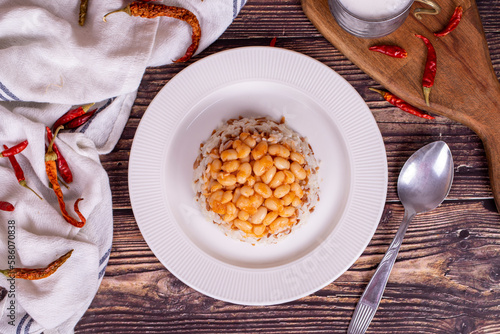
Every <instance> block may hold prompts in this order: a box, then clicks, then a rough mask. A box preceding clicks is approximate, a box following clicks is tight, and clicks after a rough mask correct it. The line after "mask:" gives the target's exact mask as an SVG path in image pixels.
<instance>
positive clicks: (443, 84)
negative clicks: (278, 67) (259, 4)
mask: <svg viewBox="0 0 500 334" xmlns="http://www.w3.org/2000/svg"><path fill="white" fill-rule="evenodd" d="M438 3H439V5H440V6H441V9H442V11H441V13H440V14H439V15H436V16H431V15H424V16H423V17H422V19H421V20H418V19H416V18H415V17H414V16H413V11H414V10H415V8H418V7H424V5H422V4H420V3H418V2H415V3H414V4H413V7H412V9H411V12H410V15H409V16H408V18H407V19H406V21H405V22H404V24H403V25H402V26H401V27H400V28H399V29H398V30H396V31H395V32H393V33H392V34H390V35H388V36H385V37H381V38H376V39H363V38H358V37H355V36H352V35H350V34H349V33H347V32H345V31H344V30H342V28H340V26H339V25H338V24H337V23H336V21H335V19H334V18H333V16H332V14H331V13H330V9H329V7H328V0H302V8H303V10H304V12H305V14H306V15H307V17H308V18H309V19H310V20H311V22H312V23H313V24H314V25H315V26H316V28H317V29H318V30H319V31H320V32H321V33H322V34H323V36H325V38H326V39H327V40H329V41H330V42H331V43H332V44H333V45H334V46H335V47H336V48H337V49H338V50H339V51H340V52H342V53H343V54H344V55H345V56H346V57H347V58H349V59H350V60H351V61H352V62H353V63H354V64H356V65H357V66H358V67H359V68H360V69H362V70H363V71H364V72H366V73H367V74H368V75H370V76H371V77H372V78H373V79H375V80H376V81H378V82H379V83H380V84H381V85H383V86H384V87H385V88H386V89H387V90H388V91H390V92H392V93H393V94H395V95H397V96H399V97H401V98H402V99H404V100H406V101H407V102H409V103H410V104H412V105H414V106H416V107H418V108H420V109H422V110H426V111H428V112H430V113H434V114H438V115H442V116H445V117H448V118H450V119H452V120H455V121H457V122H460V123H462V124H464V125H466V126H468V127H469V128H471V129H472V130H473V131H474V132H475V133H477V135H478V136H479V137H480V138H481V140H482V142H483V144H484V148H485V151H486V156H487V159H488V168H489V175H490V182H491V186H492V191H493V196H494V198H495V203H496V206H497V209H498V210H500V83H499V82H498V79H497V77H496V74H495V72H494V70H493V66H492V64H491V59H490V55H489V51H488V45H487V43H486V38H485V36H484V31H483V26H482V24H481V18H480V17H479V12H478V10H477V6H476V3H475V1H473V0H440V1H438ZM458 5H461V6H462V7H463V9H464V14H463V18H462V21H461V22H460V24H459V25H458V27H457V28H456V29H455V30H454V31H453V32H452V33H450V34H449V35H447V36H445V37H440V38H437V37H434V35H433V32H436V31H439V30H441V29H442V28H443V27H444V26H445V25H446V24H447V23H448V20H449V18H450V17H451V15H452V13H453V11H454V10H455V8H456V6H458ZM415 34H421V35H424V36H426V37H427V38H429V40H430V41H431V42H432V44H433V45H434V48H435V49H436V54H437V65H438V66H437V74H436V80H435V84H434V87H433V88H432V91H431V95H430V100H431V103H430V106H429V107H427V106H426V105H425V102H424V98H423V93H422V73H423V71H424V66H425V60H426V55H427V49H426V47H425V45H424V43H423V41H422V40H420V39H419V38H417V37H415V36H414V35H415ZM376 44H396V45H399V46H401V47H403V48H404V49H406V51H407V52H408V57H407V58H405V59H397V58H391V57H388V56H386V55H383V54H381V53H378V52H373V51H369V50H368V48H369V47H370V46H372V45H376ZM430 122H432V121H430Z"/></svg>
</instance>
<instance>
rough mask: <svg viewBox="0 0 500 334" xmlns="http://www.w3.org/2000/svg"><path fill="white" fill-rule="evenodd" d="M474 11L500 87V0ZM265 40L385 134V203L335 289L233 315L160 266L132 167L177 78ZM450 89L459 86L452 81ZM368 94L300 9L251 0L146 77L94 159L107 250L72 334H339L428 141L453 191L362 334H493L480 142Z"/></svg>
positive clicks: (495, 243) (498, 285) (415, 227)
mask: <svg viewBox="0 0 500 334" xmlns="http://www.w3.org/2000/svg"><path fill="white" fill-rule="evenodd" d="M205 1H209V0H205ZM459 1H460V0H457V1H456V3H457V4H458V3H459ZM477 6H478V12H479V15H480V17H481V21H482V23H483V27H484V32H485V36H486V41H487V43H488V49H489V52H490V54H491V59H492V64H493V69H494V71H495V74H496V76H497V77H500V2H499V1H496V0H484V1H482V0H479V1H477ZM273 37H277V42H276V47H281V48H286V49H290V50H294V51H298V52H302V53H304V54H306V55H308V56H311V57H313V58H315V59H317V60H319V61H321V62H322V63H324V64H326V65H328V66H329V67H331V68H332V69H333V70H335V71H337V72H338V73H339V74H340V75H341V76H343V77H344V78H345V79H346V80H347V81H348V82H349V83H350V84H351V85H353V86H354V88H355V89H356V90H357V91H358V92H359V94H360V95H361V96H362V97H363V98H364V100H365V101H366V103H367V104H368V106H369V107H370V109H371V110H372V112H373V115H374V117H375V120H376V121H377V124H378V126H379V128H380V131H381V133H382V135H383V139H384V143H385V147H386V151H387V159H388V167H389V183H388V194H387V201H386V205H385V209H384V213H383V216H382V219H381V221H380V224H379V227H378V229H377V230H376V232H375V235H374V237H373V239H372V241H371V242H370V244H369V245H368V247H367V248H366V250H365V251H364V252H363V254H362V256H361V257H360V258H359V259H358V260H357V261H356V262H355V263H354V265H353V266H352V267H351V268H350V269H349V270H348V271H346V272H345V273H344V274H343V275H342V276H340V277H339V278H338V279H337V280H336V281H334V282H333V283H331V284H329V285H328V286H326V287H325V288H323V289H321V290H319V291H317V292H315V293H314V294H312V295H310V296H307V297H304V298H301V299H299V300H297V301H294V302H289V303H286V304H282V305H276V306H266V307H259V306H240V305H233V304H231V303H226V302H222V301H218V300H215V299H213V298H210V297H207V296H205V295H203V294H201V293H199V292H197V291H195V290H193V289H191V288H189V287H188V286H186V285H185V284H183V283H182V282H180V281H179V280H178V279H177V278H176V277H175V276H173V275H172V274H171V273H170V272H168V270H166V269H165V268H164V267H163V265H162V264H161V263H160V262H159V261H158V260H157V258H156V257H155V256H154V254H153V253H152V252H151V250H150V249H149V247H148V245H147V244H146V242H145V240H144V239H143V237H142V235H141V233H140V231H139V228H138V226H137V223H136V221H135V219H134V216H133V213H132V209H131V206H130V200H129V193H128V185H127V174H128V158H129V153H130V148H131V144H132V140H133V137H134V134H135V131H136V129H137V126H138V124H139V122H140V119H141V117H142V115H143V114H144V112H145V111H146V108H147V106H148V105H149V103H150V102H151V100H152V99H153V98H154V96H155V95H156V94H157V93H158V92H159V91H160V89H161V88H162V87H163V86H164V85H165V84H166V83H168V81H169V80H170V79H171V78H172V77H173V76H174V75H175V74H177V73H178V72H179V71H180V70H182V69H183V68H185V67H186V66H188V65H189V64H190V63H193V62H195V61H197V60H199V59H201V58H203V57H206V56H208V55H210V54H213V53H216V52H219V51H222V50H227V49H231V48H235V47H240V46H248V45H269V43H270V41H271V39H272V38H273ZM454 83H455V84H456V85H457V86H459V85H460V78H457V79H456V80H454ZM368 87H379V88H380V85H379V84H378V83H377V82H376V81H375V80H374V79H372V78H371V77H370V76H368V75H367V74H365V73H364V72H363V71H362V70H361V69H360V68H359V67H358V66H356V65H354V64H353V63H352V62H351V61H350V60H348V58H346V57H345V56H344V55H343V54H342V53H340V52H339V51H338V50H337V49H336V48H335V47H334V46H332V44H331V43H330V42H329V41H328V40H326V39H325V38H324V37H323V36H322V34H321V33H319V32H318V30H316V28H315V27H314V25H313V24H312V23H311V22H310V21H309V19H308V18H307V16H306V15H305V14H304V12H303V10H302V7H301V3H300V0H275V1H270V0H267V1H266V0H249V1H248V2H247V4H246V5H245V7H244V8H243V10H242V11H241V12H240V14H239V16H238V17H237V18H236V19H235V20H234V22H233V24H232V25H231V26H230V27H229V28H228V30H227V31H226V32H225V33H224V34H223V35H222V36H221V37H220V38H219V39H218V40H217V41H216V42H215V43H213V44H212V45H211V46H210V47H209V48H207V49H206V50H204V51H203V52H202V53H200V54H199V55H198V56H196V57H194V58H193V60H191V61H190V62H189V63H187V64H174V65H169V66H163V67H157V68H150V69H148V70H147V71H146V73H145V75H144V78H143V81H142V83H141V85H140V87H139V92H138V95H137V99H136V101H135V104H134V106H133V109H132V114H131V116H130V119H129V121H128V123H127V126H126V128H125V130H124V132H123V135H122V137H121V139H120V141H119V142H118V145H117V146H116V148H115V149H114V150H113V152H111V153H110V154H108V155H105V156H102V157H101V161H102V163H103V165H104V167H105V169H106V170H107V172H108V175H109V179H110V183H111V189H112V192H113V209H114V220H115V221H114V240H113V248H112V252H111V257H110V261H109V264H108V267H107V269H106V274H105V276H104V279H103V282H102V284H101V287H100V289H99V291H98V293H97V295H96V297H95V298H94V301H93V302H92V304H91V305H90V307H89V309H88V311H87V312H86V313H85V314H84V316H83V317H82V319H81V320H80V322H79V323H78V325H77V327H76V328H75V333H78V334H83V333H346V331H347V327H348V325H349V321H350V319H351V317H352V314H353V311H354V308H355V306H356V303H357V301H358V300H359V297H360V296H361V294H362V293H363V289H364V288H365V287H366V285H367V284H368V281H369V280H370V278H371V276H372V274H373V273H374V271H375V269H376V267H377V264H378V263H379V262H380V260H381V259H382V257H383V254H384V252H385V251H386V249H387V247H388V246H389V244H390V242H391V240H392V238H393V237H394V234H395V233H396V230H397V227H398V225H399V223H400V222H401V220H402V218H403V208H402V206H401V204H400V202H399V201H398V199H397V193H396V181H397V177H398V174H399V170H400V169H401V167H402V165H403V164H404V162H405V161H406V159H407V158H408V157H409V156H410V155H411V154H412V153H413V152H414V151H416V150H417V149H418V148H420V147H421V146H423V145H424V144H426V143H429V142H431V141H434V140H444V141H446V142H447V143H448V145H449V146H450V148H451V150H452V154H453V158H454V163H455V179H454V184H453V186H452V189H451V192H450V195H449V197H448V199H447V200H446V201H445V202H444V203H443V205H441V206H440V207H438V208H437V209H436V210H434V211H431V212H429V213H426V214H422V215H418V216H417V217H416V219H415V220H414V221H413V222H412V224H411V225H410V227H409V229H408V232H407V234H406V236H405V239H404V242H403V245H402V248H401V252H400V254H399V257H398V260H397V262H396V264H395V266H394V269H393V271H392V274H391V277H390V279H389V282H388V285H387V288H386V291H385V294H384V297H383V299H382V302H381V304H380V307H379V309H378V311H377V314H376V315H375V318H374V319H373V321H372V323H371V326H370V328H369V330H368V333H436V334H437V333H439V334H441V333H443V334H444V333H461V334H465V333H500V256H499V255H500V215H499V213H498V212H497V210H496V208H495V202H494V199H493V196H492V191H491V187H490V182H489V177H488V163H487V160H486V154H485V150H484V146H483V144H482V142H481V140H480V138H479V137H478V136H477V135H476V134H475V133H474V132H473V131H472V130H470V129H469V128H468V127H466V126H465V125H463V124H461V123H459V122H457V121H456V120H451V119H449V118H447V117H444V116H440V115H437V116H436V119H435V120H434V121H427V120H424V119H420V118H417V117H415V116H412V115H409V114H406V113H404V112H402V111H400V110H398V109H397V108H395V107H393V106H391V105H389V104H388V103H387V102H385V101H383V100H382V99H381V98H380V96H378V95H377V94H376V93H374V92H371V91H369V90H368ZM464 103H467V101H464Z"/></svg>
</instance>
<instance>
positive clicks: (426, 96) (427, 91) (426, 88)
mask: <svg viewBox="0 0 500 334" xmlns="http://www.w3.org/2000/svg"><path fill="white" fill-rule="evenodd" d="M423 90H424V98H425V104H426V105H427V106H430V104H429V95H430V94H431V87H423Z"/></svg>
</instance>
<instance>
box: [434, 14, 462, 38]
mask: <svg viewBox="0 0 500 334" xmlns="http://www.w3.org/2000/svg"><path fill="white" fill-rule="evenodd" d="M463 12H464V10H463V8H462V6H458V7H457V8H455V11H454V12H453V15H452V16H451V18H450V21H449V22H448V24H447V25H446V27H444V29H443V30H441V31H439V32H435V33H434V36H436V37H443V36H446V35H448V34H449V33H450V32H452V31H453V30H455V28H456V27H457V26H458V24H459V23H460V20H461V19H462V14H463Z"/></svg>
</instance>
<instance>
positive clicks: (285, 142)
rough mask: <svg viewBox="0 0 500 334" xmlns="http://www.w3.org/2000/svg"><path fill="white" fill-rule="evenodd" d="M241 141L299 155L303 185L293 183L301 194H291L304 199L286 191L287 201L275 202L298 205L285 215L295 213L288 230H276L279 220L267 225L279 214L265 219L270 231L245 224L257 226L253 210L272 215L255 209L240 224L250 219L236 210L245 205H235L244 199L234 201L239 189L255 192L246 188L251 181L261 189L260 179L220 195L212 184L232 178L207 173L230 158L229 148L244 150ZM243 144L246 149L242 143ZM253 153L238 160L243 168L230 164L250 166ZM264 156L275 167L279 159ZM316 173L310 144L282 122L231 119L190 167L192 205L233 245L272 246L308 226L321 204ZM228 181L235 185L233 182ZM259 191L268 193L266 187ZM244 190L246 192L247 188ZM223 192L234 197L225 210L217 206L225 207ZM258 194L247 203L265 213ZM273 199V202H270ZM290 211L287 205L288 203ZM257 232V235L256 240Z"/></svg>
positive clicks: (212, 136) (216, 185)
mask: <svg viewBox="0 0 500 334" xmlns="http://www.w3.org/2000/svg"><path fill="white" fill-rule="evenodd" d="M242 138H248V139H249V140H251V139H252V138H253V139H254V141H256V142H257V145H258V144H259V143H260V142H261V141H265V142H266V143H267V145H265V144H266V143H263V144H262V145H261V146H266V147H271V145H273V144H279V145H274V147H275V148H276V147H277V146H279V147H282V148H283V147H285V148H287V149H288V151H289V152H296V153H299V155H302V157H303V158H304V162H303V163H302V165H301V166H302V167H303V170H304V171H305V172H306V175H307V177H305V179H303V180H299V179H298V177H295V182H294V183H297V184H298V185H299V186H300V189H301V190H299V192H297V191H296V192H295V194H302V192H303V196H302V197H301V198H299V196H298V195H294V194H293V193H292V191H289V192H290V194H288V193H287V195H288V196H285V197H282V198H281V199H278V201H280V202H281V203H282V204H283V205H285V204H286V203H287V201H288V199H289V198H293V199H295V201H296V202H293V203H299V202H300V204H299V205H295V206H294V208H295V210H293V209H288V212H292V211H293V212H294V213H293V215H291V216H289V217H288V223H287V224H286V226H282V225H279V227H277V226H278V220H275V221H274V224H269V219H272V217H274V216H275V215H276V214H277V213H278V211H276V212H275V213H273V214H274V215H270V216H272V217H269V219H267V218H268V216H266V219H267V224H268V225H265V224H266V220H264V223H261V224H258V225H255V224H254V225H251V224H249V223H248V222H256V221H257V222H260V221H261V220H260V219H259V218H258V217H257V216H258V215H259V213H257V212H255V210H257V211H258V212H260V213H263V212H264V211H267V213H271V210H270V209H266V210H264V209H260V207H259V208H258V209H255V206H254V209H252V210H253V211H251V212H250V213H251V215H250V218H249V219H247V220H246V221H244V220H242V219H240V215H241V217H243V216H244V217H243V218H248V213H246V212H241V211H245V210H242V209H240V208H241V207H242V206H241V203H242V202H243V201H244V200H246V199H245V198H242V199H241V200H240V201H238V199H240V197H241V196H242V195H241V196H239V197H238V195H237V194H238V191H239V190H241V191H242V190H243V188H241V187H242V186H245V185H250V186H251V187H252V186H253V187H254V188H255V189H257V188H256V186H254V185H253V182H252V183H250V182H251V180H252V181H255V180H257V182H259V183H263V181H262V180H260V178H261V176H256V175H254V173H253V172H252V177H254V176H255V177H254V179H255V180H253V179H252V178H251V177H249V178H248V181H247V182H246V183H244V184H240V183H238V182H236V184H235V185H234V186H233V185H230V186H227V187H226V186H223V188H222V189H218V188H220V186H221V185H220V184H219V182H217V181H216V180H215V178H217V177H223V176H221V174H224V175H229V174H230V173H226V172H224V171H220V170H219V174H217V173H214V172H213V171H212V170H211V167H212V165H214V166H215V165H216V164H219V165H220V163H221V161H220V159H221V153H222V152H224V151H226V152H229V151H228V150H231V148H233V147H236V145H240V144H242V141H241V140H242ZM251 141H252V140H251ZM244 143H247V141H246V139H245V141H244ZM244 143H243V144H242V145H243V146H245V144H244ZM251 149H252V154H250V155H249V157H248V158H244V159H240V161H241V164H240V163H239V162H238V163H236V162H235V163H234V164H236V165H238V164H240V167H241V165H242V164H244V163H245V162H248V163H250V162H249V161H248V160H249V159H250V160H251V159H252V158H251V157H252V156H253V154H254V153H255V152H254V151H255V149H254V148H251ZM285 151H286V150H285ZM226 152H225V153H226ZM233 153H234V152H233ZM238 154H239V153H238ZM243 154H244V153H243ZM293 154H294V153H292V155H293ZM266 155H267V156H268V157H269V158H268V159H274V162H275V164H276V159H277V157H276V156H275V157H271V156H270V155H269V153H267V154H266ZM292 155H291V156H292ZM293 156H294V157H296V156H297V155H296V154H295V155H293ZM215 160H219V162H217V163H216V162H215ZM285 160H287V161H288V162H289V163H291V164H293V161H292V159H291V158H285ZM282 161H283V160H282ZM255 163H256V161H255V162H253V166H254V167H255ZM296 166H297V163H295V167H296ZM223 168H224V167H223ZM254 169H255V168H254ZM269 169H273V171H274V170H276V171H277V172H276V173H279V171H280V169H276V167H274V166H273V167H269ZM269 169H267V170H269ZM318 169H319V167H318V163H317V161H316V159H315V157H314V152H313V150H312V148H311V146H310V145H309V143H308V142H307V140H306V138H304V137H302V136H300V135H299V134H298V133H297V132H295V131H293V130H292V129H290V128H289V127H287V126H286V125H285V123H284V119H282V121H281V122H280V123H277V122H275V121H273V120H271V119H269V118H265V117H260V118H239V119H230V120H228V121H227V122H225V123H224V124H222V125H221V126H220V127H218V128H217V129H216V130H214V131H213V133H212V135H211V136H210V138H208V139H207V141H206V142H204V143H202V144H201V145H200V152H199V155H198V157H197V159H196V161H195V163H194V177H193V190H194V193H195V201H196V202H198V204H199V207H200V209H201V211H202V213H203V215H204V216H205V217H206V218H207V220H208V221H210V222H213V223H215V224H216V225H217V226H218V227H220V228H221V229H222V231H223V232H224V233H225V234H226V235H227V236H229V237H231V238H234V239H236V240H240V241H244V242H248V243H252V244H265V243H276V242H278V241H279V240H280V239H282V238H283V237H285V236H286V235H289V234H290V233H291V232H292V231H295V230H297V229H298V228H299V227H301V226H302V225H304V224H305V223H306V222H307V220H308V218H309V216H310V213H311V212H313V210H314V208H315V206H316V204H317V202H318V200H319V182H318ZM289 171H290V170H289ZM282 172H284V173H286V174H287V177H288V176H289V175H290V174H293V173H287V172H285V170H282ZM236 173H237V171H234V172H232V175H236ZM270 173H271V172H270ZM217 175H218V176H217ZM264 176H265V175H262V178H264ZM230 177H231V178H233V179H234V177H233V176H230ZM217 180H221V179H217ZM221 182H222V181H221ZM269 184H271V183H269ZM291 185H292V189H295V190H297V185H295V188H294V184H293V183H291ZM261 186H262V184H261ZM251 187H250V188H251ZM262 187H264V188H266V187H265V186H262ZM284 188H285V191H286V190H287V189H289V188H290V187H287V186H285V187H284ZM212 189H217V191H218V193H217V194H215V195H212V194H214V193H215V192H216V191H215V192H214V191H211V190H212ZM245 189H247V190H248V189H249V188H245ZM266 189H267V188H266ZM269 189H270V188H269ZM221 190H222V191H221ZM233 190H234V192H233ZM241 191H240V192H241ZM272 191H273V193H274V194H276V193H277V192H276V188H275V189H274V190H272ZM222 192H226V193H227V195H228V196H232V198H231V200H230V201H229V202H226V204H222V205H221V203H222V202H224V200H221V199H220V195H221V193H222ZM259 194H260V193H257V192H255V196H253V197H252V196H251V197H250V199H252V200H254V199H255V201H257V200H260V201H261V202H262V203H261V205H260V206H261V207H265V205H264V204H266V205H267V204H268V201H267V199H265V198H263V196H260V195H259ZM211 196H212V197H211ZM214 196H215V197H216V196H219V198H218V200H217V201H216V200H214V199H213V198H215V197H214ZM259 196H260V198H259ZM271 197H272V198H275V197H274V196H271ZM297 198H299V199H297ZM226 201H227V199H226ZM271 202H272V201H271ZM214 203H216V204H217V205H218V206H217V207H218V208H219V209H216V208H215V207H212V206H211V204H212V205H214ZM230 203H233V204H235V205H232V204H230ZM257 204H258V203H257ZM271 204H272V203H271ZM238 205H240V206H239V207H238V208H237V210H238V218H235V219H231V218H228V216H231V214H232V211H231V213H229V212H230V210H229V207H231V208H233V207H235V206H238ZM214 206H215V205H214ZM288 206H289V207H292V205H291V204H290V203H288ZM284 207H286V206H284ZM214 210H215V211H218V212H219V213H216V212H214ZM225 210H227V211H225ZM279 210H281V211H280V215H284V216H286V214H285V213H283V212H284V211H283V210H282V207H280V209H279ZM285 211H286V210H285ZM225 213H226V214H227V215H226V216H224V214H225ZM225 218H226V219H225ZM278 218H279V216H278ZM229 219H231V221H225V220H229ZM284 221H285V219H281V220H280V221H279V222H284ZM256 226H258V227H256ZM249 228H253V229H252V230H251V231H250V230H248V229H249ZM257 230H258V232H259V233H260V234H256V233H257ZM262 231H264V232H262Z"/></svg>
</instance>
